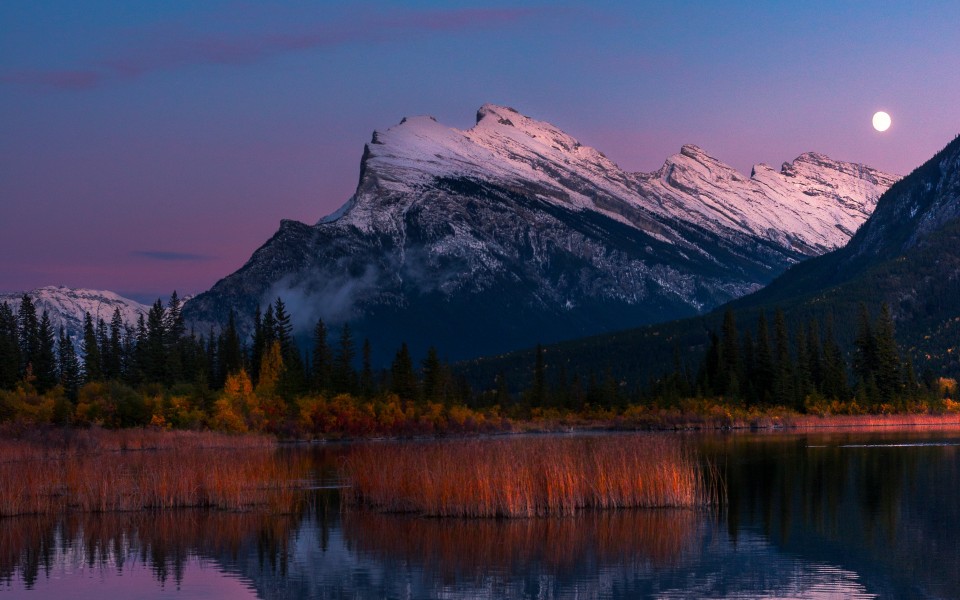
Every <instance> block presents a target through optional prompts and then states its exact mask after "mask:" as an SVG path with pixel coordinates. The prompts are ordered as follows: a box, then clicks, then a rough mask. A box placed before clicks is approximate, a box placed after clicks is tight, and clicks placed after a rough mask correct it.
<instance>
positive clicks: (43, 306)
mask: <svg viewBox="0 0 960 600" xmlns="http://www.w3.org/2000/svg"><path fill="white" fill-rule="evenodd" d="M23 294H24V293H23V292H21V293H15V294H0V303H3V302H6V303H7V304H9V305H10V308H12V309H13V312H15V313H16V312H18V311H19V310H20V300H21V299H22V298H23ZM26 294H27V295H28V296H30V299H31V300H32V301H33V304H34V305H35V306H36V307H37V315H38V316H39V315H41V314H43V312H44V311H46V312H47V314H48V315H49V316H50V323H51V325H53V330H54V333H56V332H57V331H59V330H60V327H63V328H64V329H65V330H66V332H67V335H69V336H71V337H73V338H75V339H81V338H82V337H83V319H84V315H86V313H88V312H89V313H90V316H91V317H93V321H94V324H96V321H97V319H98V318H100V319H103V320H104V321H105V322H106V323H110V319H111V318H113V311H114V310H115V309H118V308H119V309H120V314H121V315H122V316H123V321H124V323H129V324H131V325H132V324H134V323H136V322H137V319H138V318H139V316H140V315H141V314H142V315H146V314H147V312H148V311H149V310H150V307H148V306H144V305H143V304H140V303H139V302H136V301H134V300H130V299H129V298H124V297H123V296H119V295H117V294H115V293H113V292H108V291H105V290H87V289H80V288H67V287H63V286H47V287H42V288H37V289H35V290H32V291H29V292H26Z"/></svg>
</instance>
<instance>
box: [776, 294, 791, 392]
mask: <svg viewBox="0 0 960 600" xmlns="http://www.w3.org/2000/svg"><path fill="white" fill-rule="evenodd" d="M774 335H775V337H776V353H777V359H776V360H777V362H776V366H775V368H776V371H775V372H776V375H775V379H774V390H775V393H776V398H775V400H774V402H775V403H776V404H783V405H790V404H794V402H795V398H794V393H795V390H794V385H793V383H794V382H793V379H794V373H793V360H792V358H791V356H790V333H789V331H788V330H787V319H786V316H785V315H784V314H783V310H781V309H779V308H778V309H777V312H776V316H775V321H774Z"/></svg>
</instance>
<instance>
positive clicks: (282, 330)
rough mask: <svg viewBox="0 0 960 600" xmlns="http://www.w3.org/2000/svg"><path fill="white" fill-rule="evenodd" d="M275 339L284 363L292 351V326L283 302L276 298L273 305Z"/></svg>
mask: <svg viewBox="0 0 960 600" xmlns="http://www.w3.org/2000/svg"><path fill="white" fill-rule="evenodd" d="M273 307H274V308H273V316H274V320H275V321H274V328H275V333H274V337H275V339H276V340H277V341H278V342H280V352H281V353H282V354H283V358H284V360H285V361H286V360H287V359H288V358H289V357H290V355H291V354H292V350H293V325H291V324H290V315H289V314H287V306H286V305H285V304H284V303H283V300H281V299H280V298H277V300H276V302H274V304H273Z"/></svg>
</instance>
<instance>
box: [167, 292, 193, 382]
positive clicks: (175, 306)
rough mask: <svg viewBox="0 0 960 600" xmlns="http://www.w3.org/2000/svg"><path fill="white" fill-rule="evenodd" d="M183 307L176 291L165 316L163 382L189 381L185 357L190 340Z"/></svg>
mask: <svg viewBox="0 0 960 600" xmlns="http://www.w3.org/2000/svg"><path fill="white" fill-rule="evenodd" d="M182 309H183V305H182V303H181V302H180V296H178V295H177V291H176V290H174V291H173V293H172V294H170V301H169V302H168V303H167V307H166V310H165V312H164V315H163V344H164V352H165V357H164V358H165V363H166V364H165V368H164V371H165V372H164V375H163V381H164V382H166V383H168V384H170V383H177V382H180V381H185V380H186V379H187V377H186V372H185V369H184V364H183V363H184V359H185V358H186V357H185V356H184V354H185V351H186V349H187V346H188V345H189V344H188V340H187V337H186V333H187V326H186V322H185V321H184V318H183V310H182Z"/></svg>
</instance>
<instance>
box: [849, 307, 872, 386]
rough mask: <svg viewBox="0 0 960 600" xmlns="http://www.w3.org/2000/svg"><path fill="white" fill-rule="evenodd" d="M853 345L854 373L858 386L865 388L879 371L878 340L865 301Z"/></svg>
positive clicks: (859, 315)
mask: <svg viewBox="0 0 960 600" xmlns="http://www.w3.org/2000/svg"><path fill="white" fill-rule="evenodd" d="M853 346H854V351H853V375H854V377H855V378H856V380H857V386H858V387H859V388H860V389H861V390H863V389H864V388H865V387H866V384H867V381H869V380H870V379H871V378H873V376H874V374H875V373H876V371H877V340H876V338H875V337H874V335H873V326H872V325H871V324H870V313H869V312H868V311H867V305H866V304H865V303H863V302H861V303H860V306H859V314H858V316H857V337H856V338H855V339H854V341H853ZM870 400H871V401H872V400H873V399H870Z"/></svg>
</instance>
